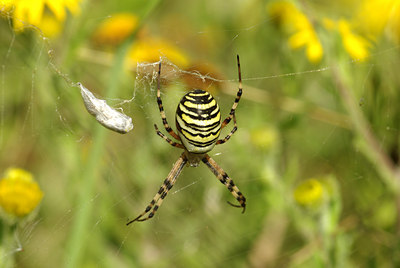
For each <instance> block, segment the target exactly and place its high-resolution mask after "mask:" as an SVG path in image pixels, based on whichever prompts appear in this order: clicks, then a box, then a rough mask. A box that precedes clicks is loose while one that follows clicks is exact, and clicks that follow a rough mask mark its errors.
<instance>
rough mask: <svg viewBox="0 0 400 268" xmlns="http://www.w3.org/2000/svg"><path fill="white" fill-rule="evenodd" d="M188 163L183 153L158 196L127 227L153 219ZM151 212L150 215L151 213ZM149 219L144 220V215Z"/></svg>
mask: <svg viewBox="0 0 400 268" xmlns="http://www.w3.org/2000/svg"><path fill="white" fill-rule="evenodd" d="M186 162H187V158H186V156H185V153H182V154H181V156H180V157H179V159H178V160H177V161H176V162H175V164H174V166H173V167H172V169H171V171H170V172H169V174H168V176H167V178H166V179H165V180H164V183H163V184H162V185H161V187H160V190H158V192H157V194H156V195H155V196H154V198H153V199H152V200H151V202H150V204H149V205H148V206H147V207H146V209H145V210H144V211H143V212H142V213H141V214H140V215H139V216H137V217H136V218H135V219H133V220H130V221H129V222H128V223H127V224H126V225H129V224H131V223H133V222H135V221H146V220H148V219H151V218H152V217H153V216H154V214H155V213H156V212H157V210H158V208H159V207H160V206H161V204H162V202H163V200H164V198H165V197H166V196H167V194H168V191H169V190H171V188H172V186H174V184H175V182H176V179H177V178H178V176H179V174H180V173H181V171H182V169H183V167H184V166H185V164H186ZM149 212H150V213H149ZM147 213H149V214H148V215H147V217H145V218H142V217H143V216H144V215H146V214H147Z"/></svg>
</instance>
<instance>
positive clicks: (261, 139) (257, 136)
mask: <svg viewBox="0 0 400 268" xmlns="http://www.w3.org/2000/svg"><path fill="white" fill-rule="evenodd" d="M250 138H251V143H252V144H253V145H254V146H256V147H257V148H259V149H262V150H269V149H271V148H272V147H273V146H274V145H275V144H276V142H277V140H278V138H279V136H278V132H277V131H276V129H275V128H273V127H268V126H266V127H263V128H259V129H256V130H253V131H252V132H251V134H250Z"/></svg>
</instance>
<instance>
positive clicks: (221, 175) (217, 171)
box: [202, 154, 246, 213]
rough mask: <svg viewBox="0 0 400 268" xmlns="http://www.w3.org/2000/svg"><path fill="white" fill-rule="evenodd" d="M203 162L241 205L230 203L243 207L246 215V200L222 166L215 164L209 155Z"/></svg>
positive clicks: (206, 155)
mask: <svg viewBox="0 0 400 268" xmlns="http://www.w3.org/2000/svg"><path fill="white" fill-rule="evenodd" d="M202 161H203V163H204V164H206V165H207V167H208V168H209V169H211V171H212V172H213V173H214V175H215V176H216V177H217V178H218V179H219V181H220V182H221V183H223V184H224V185H225V186H226V187H227V188H228V190H229V191H230V192H231V193H232V195H233V196H234V197H235V198H236V200H237V201H238V202H239V204H240V205H234V204H232V203H231V202H228V203H229V204H230V205H231V206H234V207H242V208H243V211H242V213H244V211H245V210H246V198H245V197H244V195H243V194H242V193H241V192H240V190H239V188H238V187H237V186H236V185H235V183H234V182H233V180H232V179H231V178H229V176H228V174H226V172H225V171H224V170H223V169H222V168H221V167H220V166H218V164H217V162H215V161H214V159H212V158H211V157H210V156H208V154H205V156H204V157H203V159H202Z"/></svg>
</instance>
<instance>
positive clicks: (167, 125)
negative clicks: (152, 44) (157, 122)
mask: <svg viewBox="0 0 400 268" xmlns="http://www.w3.org/2000/svg"><path fill="white" fill-rule="evenodd" d="M160 76H161V60H160V63H159V65H158V77H157V104H158V109H159V110H160V115H161V119H162V122H163V124H164V128H165V130H166V131H167V132H168V133H169V134H170V135H171V136H172V137H174V138H175V139H177V140H178V141H180V140H181V139H180V138H179V136H178V134H176V133H175V132H174V130H173V129H172V128H171V127H170V126H169V124H168V121H167V117H166V116H165V112H164V107H163V104H162V100H161V91H160V87H161V86H160Z"/></svg>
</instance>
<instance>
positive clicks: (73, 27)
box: [0, 0, 400, 267]
mask: <svg viewBox="0 0 400 268" xmlns="http://www.w3.org/2000/svg"><path fill="white" fill-rule="evenodd" d="M239 2H240V1H239ZM239 2H238V3H235V4H233V3H232V4H227V3H228V2H227V3H225V2H224V3H223V2H221V1H192V2H190V1H189V2H188V1H186V2H185V1H175V2H162V1H127V0H125V1H118V5H116V4H115V3H116V2H115V1H100V2H99V1H95V2H94V1H87V2H85V4H84V5H82V11H81V15H80V16H79V17H73V16H70V17H69V18H68V21H67V24H66V27H65V29H64V32H63V34H62V35H61V36H60V37H59V38H58V39H52V40H47V39H46V40H45V39H44V38H43V36H41V35H40V33H39V32H38V31H37V30H35V29H31V30H28V31H24V32H22V33H14V32H13V29H12V26H11V25H10V23H11V20H10V18H9V17H7V16H5V17H2V18H1V19H0V34H1V36H2V38H1V40H0V56H1V59H2V63H1V64H0V128H1V130H0V150H1V152H2V154H1V158H0V168H1V169H0V171H1V170H5V169H6V168H8V167H10V166H19V167H23V168H24V169H26V170H29V171H30V172H32V173H33V174H34V175H35V177H36V179H37V181H38V183H39V184H40V185H41V188H42V190H43V192H44V199H43V201H42V205H41V208H40V211H39V213H38V214H39V215H38V216H37V218H36V220H34V221H32V222H30V223H29V222H28V223H27V222H24V223H21V225H20V226H19V227H18V228H19V229H18V232H17V237H18V240H19V241H20V243H21V245H22V248H23V251H22V252H13V253H6V254H5V255H6V256H10V254H11V255H12V256H14V257H15V262H16V264H17V265H18V267H60V266H65V267H225V266H229V267H354V266H356V267H365V266H370V267H395V266H398V265H399V263H400V255H399V252H400V245H399V243H398V240H399V239H398V234H399V233H400V232H399V226H400V225H399V218H400V217H399V211H400V209H399V206H400V199H399V198H400V192H399V188H398V186H399V184H398V180H399V175H398V172H397V169H398V163H399V138H398V137H399V124H400V123H399V122H400V120H399V115H400V111H399V109H400V108H399V107H400V106H399V105H398V103H399V102H400V93H399V92H400V91H399V90H398V88H399V86H398V85H399V82H400V81H399V79H400V78H399V76H398V74H397V70H398V65H399V56H400V54H399V48H398V45H397V44H396V43H394V41H390V40H383V38H382V40H380V41H377V42H376V43H375V47H374V48H373V49H374V50H372V48H371V56H370V57H369V58H368V59H367V60H366V61H364V62H357V61H352V60H351V58H350V57H349V55H347V53H346V52H345V51H344V50H343V49H341V48H340V46H339V45H338V44H339V43H340V37H339V36H338V34H333V33H332V34H328V33H326V32H325V33H324V34H321V35H320V38H321V42H322V43H323V44H324V49H325V50H324V58H323V59H322V61H321V62H320V63H317V64H312V63H309V61H308V60H307V58H306V56H305V55H304V53H303V51H302V50H299V51H293V50H291V48H290V47H289V46H288V44H287V36H285V35H284V34H282V33H281V31H280V30H279V29H278V28H277V27H275V25H274V23H273V18H270V17H269V16H268V13H267V11H266V8H265V3H261V2H260V1H250V2H246V1H245V2H246V3H241V2H240V3H239ZM306 2H307V1H306ZM309 4H310V5H311V3H309ZM318 8H320V9H321V12H322V11H323V12H324V14H325V13H326V12H327V11H326V10H323V9H322V7H319V6H315V7H313V6H311V7H310V8H309V9H308V13H307V15H309V16H314V17H317V16H322V15H319V13H318V10H319V9H318ZM336 9H337V10H336ZM336 9H334V10H333V11H330V12H333V14H340V13H341V10H340V7H337V8H336ZM114 12H134V13H135V15H136V16H138V17H139V18H140V19H139V21H140V23H139V26H138V27H139V28H138V29H137V30H136V32H134V33H132V34H131V35H130V37H129V38H128V39H127V40H126V41H125V42H124V43H122V44H120V45H119V46H118V47H117V48H113V49H109V48H106V49H104V50H101V49H99V48H98V47H96V44H93V41H92V40H91V35H92V33H93V32H94V30H95V28H96V27H97V26H98V24H99V23H100V21H101V20H103V18H105V17H107V16H109V15H110V14H112V13H114ZM78 22H79V23H78ZM143 29H144V31H143V32H141V30H143ZM146 34H149V35H153V36H157V37H159V38H163V39H166V40H169V41H170V42H171V43H173V44H175V45H177V46H178V47H179V49H180V50H181V51H183V52H184V54H185V55H187V58H188V59H189V62H190V63H191V65H193V66H194V67H193V68H194V70H196V67H198V66H200V64H203V63H205V65H206V66H208V67H209V68H210V69H211V67H212V68H214V69H215V70H217V71H214V69H213V71H210V72H209V73H207V74H208V75H210V76H212V77H218V79H219V78H221V77H222V78H221V80H218V79H217V81H214V82H213V83H212V84H211V85H209V89H210V91H211V89H212V90H214V91H213V92H212V93H213V94H214V95H215V97H216V99H217V100H218V102H219V105H220V107H221V113H222V115H223V116H227V115H228V113H229V110H230V108H231V105H232V103H233V101H234V96H235V95H236V91H237V86H238V84H237V82H236V81H237V67H236V62H235V61H236V54H239V55H240V59H241V68H242V77H243V80H244V81H243V88H244V89H243V96H242V100H241V101H240V103H239V106H238V108H237V110H236V117H237V122H238V131H237V132H236V133H235V134H234V135H233V136H232V138H231V139H230V140H229V141H228V142H227V143H226V144H224V145H219V146H216V147H215V148H214V149H213V151H211V152H210V156H211V157H213V158H214V159H215V161H216V162H217V163H218V164H219V165H220V166H221V167H222V168H223V169H224V170H225V171H226V172H227V173H228V174H229V176H230V177H231V178H232V179H233V180H234V182H235V184H236V185H237V186H238V187H239V188H240V190H241V192H242V193H243V194H244V195H245V196H246V198H247V202H248V203H247V208H246V212H245V213H244V214H241V213H240V212H241V211H240V210H239V209H235V208H232V207H230V206H229V205H228V204H226V201H227V200H229V201H232V200H233V198H232V196H231V194H230V193H229V191H227V189H226V187H225V186H223V185H222V184H221V183H220V182H219V181H218V180H217V178H215V176H214V175H213V174H212V173H211V172H210V171H209V170H208V169H207V168H206V167H205V165H203V164H201V165H200V166H199V167H197V168H191V167H186V168H185V169H184V170H183V172H182V174H181V175H180V177H179V178H178V180H177V183H176V185H175V186H174V187H173V188H172V190H171V191H170V193H169V194H168V196H167V197H166V199H165V201H164V203H163V206H162V207H161V208H160V209H159V210H158V212H157V214H156V216H155V217H154V218H153V219H151V220H149V221H146V222H135V223H133V224H132V225H130V226H128V227H127V226H125V224H126V222H127V220H128V218H129V219H132V218H134V217H136V216H137V215H139V213H141V212H142V211H143V209H144V208H145V207H146V206H147V205H148V202H149V201H151V198H152V197H153V196H154V194H155V193H156V191H157V190H158V189H159V186H160V185H161V184H162V182H163V181H164V179H165V177H166V176H167V174H168V173H169V171H170V169H171V167H172V164H173V163H174V162H175V161H176V159H178V157H179V155H180V154H181V150H180V149H177V148H172V147H171V146H169V145H168V144H167V143H166V142H165V141H163V140H162V139H160V138H159V137H158V136H157V135H156V133H155V131H154V126H153V125H154V124H155V123H156V124H157V125H158V126H159V128H160V130H161V131H162V132H163V133H165V134H166V132H165V130H164V129H163V128H162V122H161V119H160V115H159V112H158V106H157V102H156V94H155V89H156V83H155V81H156V80H155V79H154V78H155V77H156V76H155V75H154V74H153V69H150V70H147V71H146V73H145V74H143V73H140V72H139V69H135V70H132V69H129V68H127V67H126V66H127V58H128V55H129V47H130V45H131V44H135V42H138V40H139V39H140V38H142V35H146ZM49 50H52V51H51V53H50V54H49ZM94 51H95V52H101V53H100V54H93V53H92V52H94ZM102 53H103V54H102ZM110 55H111V58H112V60H109V59H108V56H110ZM164 60H165V59H164ZM326 67H327V68H326ZM163 68H164V67H163ZM198 68H199V67H198ZM163 70H165V74H168V75H169V77H166V78H165V79H163V81H162V82H163V83H162V97H163V101H164V108H165V110H166V114H167V117H168V120H169V123H170V124H171V125H172V126H174V125H175V123H174V112H175V110H176V105H177V103H178V101H179V99H180V97H181V96H183V94H184V93H185V92H186V91H185V90H186V88H187V87H188V83H187V82H185V80H184V78H182V77H179V75H177V74H182V73H189V76H191V79H194V78H198V74H197V73H195V72H189V71H188V67H187V66H185V67H180V69H178V70H170V69H168V68H165V69H163ZM193 77H194V78H193ZM163 78H164V77H163ZM76 82H82V83H83V84H84V85H85V86H86V87H88V88H89V89H91V90H92V91H93V92H94V94H95V95H96V96H98V97H99V96H101V97H100V98H101V99H106V100H107V103H108V104H110V105H111V106H113V107H122V108H123V110H124V113H125V114H127V115H129V116H131V117H132V118H133V123H134V129H133V130H132V131H131V132H130V133H128V134H125V135H121V134H118V133H114V132H111V131H110V130H108V129H105V128H103V127H102V126H101V125H99V124H98V123H97V122H96V121H95V120H94V118H93V117H91V116H90V115H89V114H88V113H87V111H86V110H85V107H84V105H83V103H82V99H81V96H80V92H79V89H78V88H77V87H74V86H73V85H74V83H76ZM121 100H129V101H126V102H123V103H122V101H121ZM121 103H122V104H121ZM230 130H231V126H228V127H227V128H226V129H224V130H223V133H222V134H221V135H222V136H224V135H226V134H227V133H229V131H230ZM375 142H376V143H375ZM311 178H313V179H315V180H316V181H317V182H318V183H319V184H320V186H319V187H321V189H322V190H321V196H320V198H319V199H318V200H317V201H315V203H312V202H313V200H311V201H310V202H311V203H312V205H310V206H307V205H304V204H300V203H298V202H296V198H295V196H294V191H295V189H296V188H297V187H298V186H299V185H300V184H301V183H302V182H304V181H305V180H308V179H311ZM305 190H307V189H306V188H305ZM304 194H306V195H307V194H308V193H307V192H305V193H304ZM318 196H319V195H318ZM0 226H2V224H0ZM7 228H8V227H7ZM5 230H6V227H5ZM1 234H2V236H4V233H3V231H2V233H1ZM7 240H10V239H9V237H8V238H7ZM17 246H18V244H17V243H16V242H15V246H14V247H15V248H17ZM0 250H2V248H0ZM1 254H3V251H1ZM3 255H4V254H3ZM1 258H2V256H1V255H0V262H1ZM0 266H1V265H0Z"/></svg>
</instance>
